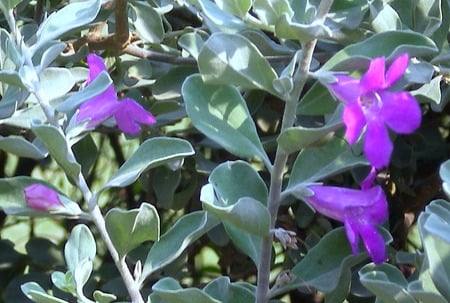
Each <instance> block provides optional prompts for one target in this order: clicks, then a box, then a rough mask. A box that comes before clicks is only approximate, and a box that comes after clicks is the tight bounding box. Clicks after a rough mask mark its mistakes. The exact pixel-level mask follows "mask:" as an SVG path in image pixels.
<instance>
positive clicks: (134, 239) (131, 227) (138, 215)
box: [105, 203, 160, 257]
mask: <svg viewBox="0 0 450 303" xmlns="http://www.w3.org/2000/svg"><path fill="white" fill-rule="evenodd" d="M105 221H106V229H107V230H108V233H109V235H110V237H111V240H112V242H113V244H114V246H115V247H116V249H117V251H118V253H119V256H120V257H124V256H125V255H126V254H127V253H128V252H130V251H131V250H133V249H134V248H136V247H138V246H139V245H140V244H142V243H143V242H145V241H156V240H158V239H159V228H160V227H159V216H158V212H157V211H156V209H155V207H154V206H153V205H151V204H148V203H142V204H141V206H140V207H139V209H132V210H122V209H118V208H113V209H111V210H110V211H109V212H108V213H107V214H106V217H105Z"/></svg>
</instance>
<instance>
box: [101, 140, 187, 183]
mask: <svg viewBox="0 0 450 303" xmlns="http://www.w3.org/2000/svg"><path fill="white" fill-rule="evenodd" d="M193 154H194V150H193V149H192V146H191V144H190V143H189V142H188V141H186V140H183V139H178V138H169V137H157V138H150V139H148V140H146V141H145V142H144V143H142V144H141V145H140V146H139V148H138V149H137V150H136V151H135V152H134V153H133V155H132V156H131V157H130V158H129V159H128V160H127V161H126V162H125V163H124V164H123V165H122V166H121V167H120V168H119V170H118V171H117V172H116V173H115V174H114V175H113V176H112V178H111V179H110V180H109V181H108V183H107V184H105V185H104V186H103V188H102V190H105V189H106V188H110V187H124V186H127V185H130V184H131V183H133V182H135V181H136V180H137V178H139V176H140V175H141V174H142V173H143V172H144V171H145V170H147V169H150V168H152V167H156V166H159V165H164V164H167V163H169V162H171V161H176V160H180V159H183V158H184V157H187V156H191V155H193Z"/></svg>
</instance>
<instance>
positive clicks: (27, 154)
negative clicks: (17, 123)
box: [0, 136, 48, 159]
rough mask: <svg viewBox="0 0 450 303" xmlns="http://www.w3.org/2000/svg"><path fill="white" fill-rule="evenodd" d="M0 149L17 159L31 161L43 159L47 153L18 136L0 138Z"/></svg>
mask: <svg viewBox="0 0 450 303" xmlns="http://www.w3.org/2000/svg"><path fill="white" fill-rule="evenodd" d="M0 149H2V150H4V151H6V152H7V153H11V154H14V155H17V156H19V157H24V158H31V159H43V158H45V157H47V154H48V151H47V150H46V149H45V148H43V147H42V146H41V147H40V146H37V145H35V144H33V143H31V142H29V141H27V140H26V139H25V138H23V137H20V136H9V137H2V136H0Z"/></svg>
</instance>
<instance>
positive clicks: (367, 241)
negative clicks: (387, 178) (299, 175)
mask: <svg viewBox="0 0 450 303" xmlns="http://www.w3.org/2000/svg"><path fill="white" fill-rule="evenodd" d="M374 176H375V170H372V172H371V174H370V175H369V176H368V178H367V179H366V180H365V181H364V182H363V183H362V184H361V190H357V189H350V188H342V187H334V186H322V185H310V186H308V189H310V190H311V191H312V192H313V194H312V195H311V196H306V197H303V200H305V201H306V202H307V203H308V204H309V205H310V206H311V207H312V208H314V209H315V210H316V211H317V212H319V213H321V214H323V215H324V216H327V217H329V218H332V219H335V220H338V221H340V222H344V227H345V232H346V234H347V238H348V240H349V242H350V246H351V248H352V252H353V254H354V255H356V254H357V253H358V242H359V237H361V238H362V240H363V242H364V246H365V247H366V250H367V252H368V253H369V255H370V257H371V258H372V260H373V262H375V263H376V264H379V263H382V262H383V261H385V260H386V245H385V243H384V239H383V237H382V236H381V235H380V233H379V231H378V229H377V227H376V225H378V224H381V223H383V222H384V221H385V220H386V218H387V216H388V210H387V201H386V196H385V195H384V192H383V190H382V188H381V187H380V186H378V185H377V186H373V187H369V186H370V185H369V184H371V183H372V181H373V179H374Z"/></svg>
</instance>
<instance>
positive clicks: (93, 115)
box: [76, 54, 156, 135]
mask: <svg viewBox="0 0 450 303" xmlns="http://www.w3.org/2000/svg"><path fill="white" fill-rule="evenodd" d="M87 63H88V66H89V77H88V79H87V84H88V85H89V83H91V82H92V81H93V80H94V79H95V78H96V77H97V76H98V75H99V74H100V73H101V72H102V71H107V69H106V66H105V63H104V62H103V59H102V58H101V57H99V56H97V55H95V54H90V55H88V56H87ZM111 117H114V118H115V120H116V123H117V126H118V127H119V128H120V129H121V130H122V131H123V132H124V133H127V134H130V135H136V134H137V133H139V131H140V130H141V127H140V125H139V124H146V125H151V124H154V123H155V122H156V119H155V117H153V115H152V114H151V113H149V112H148V111H147V110H145V109H144V108H143V107H142V106H141V105H140V104H139V103H137V102H136V101H134V100H133V99H129V98H125V99H124V100H122V101H119V100H118V99H117V94H116V91H115V90H114V86H113V85H112V84H111V85H110V86H109V87H108V88H107V89H106V90H105V91H104V92H102V93H101V94H99V95H97V96H95V97H93V98H92V99H89V100H87V101H86V102H84V103H83V104H81V106H80V108H79V112H78V115H77V117H76V122H80V121H84V120H89V122H88V123H87V126H88V127H96V126H98V125H100V124H101V123H103V122H104V121H106V120H107V119H109V118H111Z"/></svg>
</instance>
